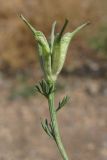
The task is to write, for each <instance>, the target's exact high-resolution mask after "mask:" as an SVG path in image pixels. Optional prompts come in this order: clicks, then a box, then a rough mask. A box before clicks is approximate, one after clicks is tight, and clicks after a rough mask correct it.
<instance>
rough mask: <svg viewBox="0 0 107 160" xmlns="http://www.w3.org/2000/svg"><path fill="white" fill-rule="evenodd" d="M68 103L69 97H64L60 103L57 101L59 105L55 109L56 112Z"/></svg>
mask: <svg viewBox="0 0 107 160" xmlns="http://www.w3.org/2000/svg"><path fill="white" fill-rule="evenodd" d="M68 101H69V97H68V96H65V97H64V98H63V99H62V101H59V105H58V108H57V109H56V111H59V110H60V109H61V108H62V107H64V106H65V105H66V103H67V102H68Z"/></svg>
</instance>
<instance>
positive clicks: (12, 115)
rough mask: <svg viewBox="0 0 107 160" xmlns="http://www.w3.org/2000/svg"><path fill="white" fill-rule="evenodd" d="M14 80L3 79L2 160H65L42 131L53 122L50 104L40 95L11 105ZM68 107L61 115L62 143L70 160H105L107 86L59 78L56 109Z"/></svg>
mask: <svg viewBox="0 0 107 160" xmlns="http://www.w3.org/2000/svg"><path fill="white" fill-rule="evenodd" d="M12 87H14V85H13V80H4V79H0V91H1V92H0V102H1V103H0V160H36V159H37V160H45V159H46V160H47V159H49V160H56V159H61V157H60V155H59V153H58V151H57V147H56V145H55V144H54V141H52V140H51V139H50V138H49V137H48V136H47V135H46V134H45V133H44V131H43V130H42V127H41V124H40V123H41V119H45V118H46V117H49V114H48V106H47V101H46V99H45V98H44V97H42V96H41V95H39V94H35V96H31V97H29V98H28V99H27V98H26V99H25V98H23V97H20V96H18V97H16V98H15V99H13V100H10V99H9V98H8V97H9V95H10V94H11V89H10V88H12ZM66 94H67V95H69V96H70V101H69V102H68V104H67V105H66V107H65V108H63V109H62V110H60V111H59V113H58V122H59V126H60V130H61V135H62V139H63V143H64V145H65V148H66V150H67V152H68V155H69V159H71V160H90V159H91V160H106V159H107V83H106V80H104V79H101V78H96V79H95V78H93V79H92V78H89V77H88V78H86V77H85V78H84V77H82V78H81V77H75V76H74V77H73V76H72V77H70V76H66V78H65V77H63V76H62V77H60V78H59V80H58V91H57V93H56V105H57V104H58V101H59V99H61V98H62V97H63V96H64V95H66Z"/></svg>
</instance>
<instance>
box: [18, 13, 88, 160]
mask: <svg viewBox="0 0 107 160" xmlns="http://www.w3.org/2000/svg"><path fill="white" fill-rule="evenodd" d="M20 17H21V19H22V20H23V21H24V22H25V24H26V25H27V26H28V27H29V29H30V30H31V31H32V33H33V36H34V38H35V40H36V41H37V42H38V51H39V52H38V54H39V57H40V64H41V68H42V70H43V73H44V79H43V80H42V81H40V82H39V84H38V85H36V86H35V88H36V91H38V92H39V93H40V94H42V95H44V96H45V97H46V99H47V100H48V105H49V113H50V121H49V120H48V119H47V118H46V119H45V120H41V125H42V127H43V129H44V131H45V132H46V134H47V135H48V136H49V137H51V138H52V139H53V140H54V141H55V143H56V144H57V147H58V149H59V152H60V154H61V156H62V159H63V160H68V156H67V153H66V151H65V148H64V146H63V143H62V140H61V136H60V132H59V127H58V123H57V112H58V111H59V110H60V109H61V108H63V107H64V106H65V105H66V103H67V102H68V100H69V97H68V96H65V97H64V98H63V99H62V100H61V101H59V105H58V107H55V104H54V96H55V91H56V80H57V78H58V75H59V73H60V72H61V70H62V67H63V65H64V62H65V58H66V55H67V50H68V46H69V44H70V42H71V40H72V38H73V37H74V36H75V34H76V33H78V32H79V31H80V30H81V29H82V28H84V27H85V26H86V25H88V24H89V22H87V23H85V24H83V25H81V26H79V27H77V28H76V29H75V30H74V31H73V32H68V33H65V34H64V35H63V33H64V30H65V28H66V26H67V24H68V20H65V23H64V25H63V27H62V29H61V31H60V33H55V27H56V22H54V23H53V25H52V31H51V39H50V41H49V42H48V41H47V39H46V37H45V35H44V34H43V33H42V32H41V31H37V30H36V29H35V28H34V27H33V26H32V25H31V24H30V23H29V22H28V21H27V20H26V19H25V18H24V17H23V16H22V15H21V16H20Z"/></svg>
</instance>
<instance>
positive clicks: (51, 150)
mask: <svg viewBox="0 0 107 160" xmlns="http://www.w3.org/2000/svg"><path fill="white" fill-rule="evenodd" d="M0 5H1V7H0V160H19V159H20V160H34V159H38V160H44V159H49V160H55V159H60V155H59V153H58V151H57V148H56V145H55V144H54V142H53V141H51V140H50V139H49V138H48V137H47V135H45V133H44V132H43V130H42V127H41V125H40V118H45V117H47V116H48V117H49V114H48V107H47V102H46V100H45V98H44V97H41V96H40V95H39V94H37V93H36V92H35V90H34V86H35V84H37V82H38V81H39V80H41V79H42V78H43V75H42V72H41V68H40V65H39V62H38V56H37V47H36V44H35V41H34V39H33V36H32V34H31V33H30V31H29V29H28V28H27V27H26V26H25V24H24V23H23V22H22V21H21V20H20V18H19V17H18V16H17V14H20V13H22V14H23V15H24V16H25V17H26V18H27V19H28V20H29V21H30V22H31V23H32V25H33V26H35V27H36V29H37V30H41V31H43V32H44V33H45V35H46V36H47V37H49V35H50V31H51V25H52V23H53V21H55V20H56V21H57V32H58V31H60V28H61V27H62V25H63V23H64V20H65V18H67V19H68V20H69V24H68V26H67V29H66V31H73V29H75V28H76V27H77V26H79V25H81V24H82V23H84V22H86V21H90V22H91V25H90V26H87V27H86V28H84V29H83V30H82V31H81V32H80V33H78V35H77V36H76V37H75V38H74V39H73V41H72V44H71V45H70V47H69V51H68V55H67V58H66V62H65V65H64V68H63V70H62V72H61V75H60V76H59V79H58V82H57V88H58V89H57V93H56V106H57V104H58V101H59V100H60V99H61V98H62V97H63V96H64V95H69V96H70V97H71V98H70V101H69V103H68V104H67V106H66V107H65V108H64V109H63V110H62V111H60V112H59V114H58V117H59V118H58V121H59V124H60V129H61V133H62V137H63V142H64V144H65V147H66V149H67V151H68V155H69V157H70V159H71V160H72V159H75V160H90V159H91V160H106V159H107V0H94V1H92V0H66V1H64V0H54V1H50V0H45V1H44V0H9V1H6V0H1V1H0Z"/></svg>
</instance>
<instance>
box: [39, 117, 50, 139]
mask: <svg viewBox="0 0 107 160" xmlns="http://www.w3.org/2000/svg"><path fill="white" fill-rule="evenodd" d="M41 125H42V128H43V130H44V131H45V132H46V134H47V135H48V136H49V137H51V138H52V137H53V135H52V131H51V128H50V126H49V124H48V120H47V119H45V121H41Z"/></svg>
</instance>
